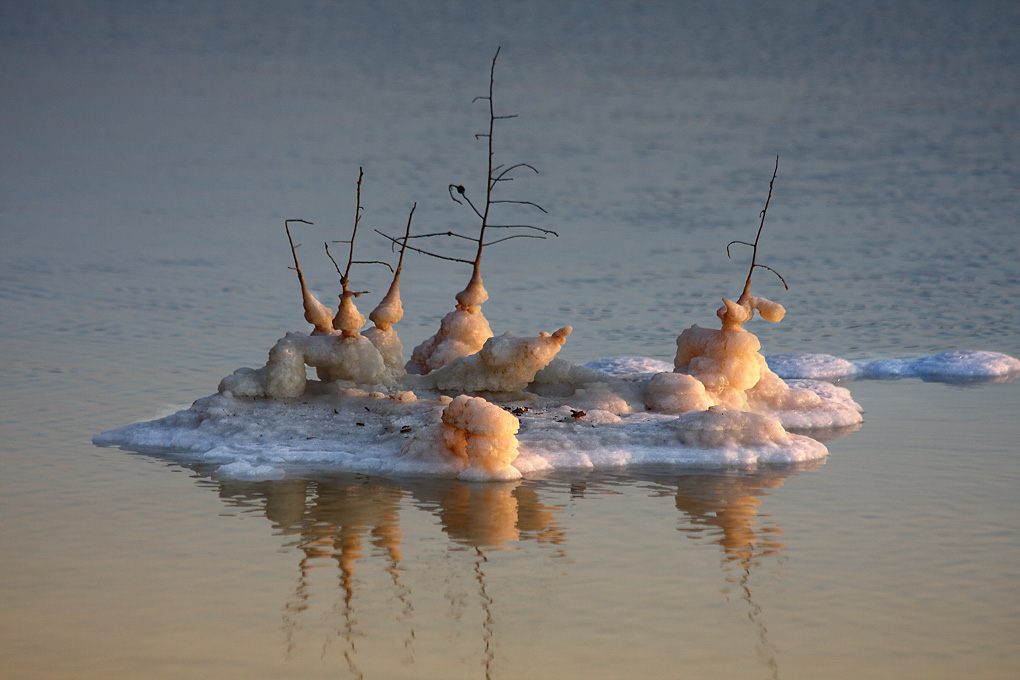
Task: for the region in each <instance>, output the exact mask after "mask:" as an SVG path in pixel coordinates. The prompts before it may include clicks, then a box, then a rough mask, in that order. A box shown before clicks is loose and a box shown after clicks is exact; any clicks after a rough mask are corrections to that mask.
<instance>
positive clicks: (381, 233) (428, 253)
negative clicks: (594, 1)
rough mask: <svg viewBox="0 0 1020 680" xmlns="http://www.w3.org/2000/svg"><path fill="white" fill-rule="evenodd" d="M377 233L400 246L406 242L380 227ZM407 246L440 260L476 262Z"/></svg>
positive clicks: (409, 248)
mask: <svg viewBox="0 0 1020 680" xmlns="http://www.w3.org/2000/svg"><path fill="white" fill-rule="evenodd" d="M375 233H377V234H379V235H380V236H382V237H383V238H385V239H389V240H390V241H391V242H393V243H394V244H397V245H400V246H404V243H405V242H404V239H399V238H393V237H392V236H390V235H389V234H384V233H383V232H381V231H379V230H378V229H376V230H375ZM405 247H406V248H407V250H412V251H414V252H416V253H421V254H422V255H428V256H429V257H435V258H437V259H440V260H449V261H450V262H462V263H464V264H474V262H472V261H471V260H463V259H461V258H458V257H447V256H446V255H438V254H436V253H432V252H429V251H427V250H422V249H421V248H415V247H414V246H405Z"/></svg>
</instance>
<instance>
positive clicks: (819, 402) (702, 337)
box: [644, 295, 862, 428]
mask: <svg viewBox="0 0 1020 680" xmlns="http://www.w3.org/2000/svg"><path fill="white" fill-rule="evenodd" d="M755 310H758V313H759V314H761V316H762V318H764V319H766V320H768V321H779V320H780V319H782V318H783V315H784V314H785V310H784V309H783V307H782V305H779V304H777V303H775V302H772V301H771V300H766V299H765V298H759V297H755V296H751V295H749V296H747V297H746V299H745V298H742V302H733V301H732V300H728V299H726V298H723V307H721V308H720V309H719V311H718V312H716V314H717V315H718V316H719V319H720V320H721V321H722V328H721V329H720V330H715V329H710V328H702V327H700V326H696V325H695V326H691V327H690V328H688V329H687V330H685V331H684V332H683V333H681V334H680V336H679V337H678V338H677V340H676V344H677V351H676V357H675V358H674V360H673V365H674V372H673V373H662V374H659V375H655V376H653V377H652V378H651V379H650V380H649V381H648V382H647V383H646V384H645V389H644V400H645V405H646V406H647V407H648V408H649V409H652V410H654V411H660V412H665V413H685V412H688V411H703V410H705V409H708V408H710V407H712V406H724V407H726V408H727V409H730V410H735V411H747V412H753V413H766V414H772V415H775V416H776V417H777V418H778V419H779V420H780V421H781V422H782V423H783V424H784V425H786V426H788V427H806V428H812V427H814V428H818V427H845V426H849V425H853V424H856V423H859V422H861V410H862V409H861V408H860V406H858V405H857V404H856V403H854V402H853V400H852V399H850V398H849V393H848V392H847V393H846V395H845V396H844V395H842V394H840V395H828V396H829V397H834V400H833V399H823V398H822V397H821V396H820V395H819V393H818V392H816V391H813V390H810V389H800V388H798V389H791V387H790V386H789V385H787V383H786V382H784V381H783V379H782V378H780V377H779V376H778V375H776V374H775V373H773V372H772V371H771V370H770V369H769V366H768V363H766V361H765V357H764V356H762V355H761V353H760V352H759V350H760V349H761V343H760V342H759V341H758V338H757V337H755V336H754V335H753V334H752V333H749V332H747V331H746V330H745V329H744V328H743V327H742V324H743V323H744V322H745V321H748V320H749V319H750V318H751V316H752V315H753V313H754V311H755Z"/></svg>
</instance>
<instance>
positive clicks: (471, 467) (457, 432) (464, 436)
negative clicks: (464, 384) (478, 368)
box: [442, 394, 521, 481]
mask: <svg viewBox="0 0 1020 680" xmlns="http://www.w3.org/2000/svg"><path fill="white" fill-rule="evenodd" d="M519 427H520V423H519V422H518V421H517V418H515V417H514V416H512V415H511V414H509V413H507V412H506V411H504V410H503V409H502V408H500V407H499V406H496V405H495V404H492V403H489V402H488V401H486V400H485V399H482V398H481V397H469V396H468V395H466V394H461V395H458V396H457V397H456V398H454V399H453V401H451V402H450V404H449V405H448V406H447V407H446V408H445V409H443V415H442V435H443V444H444V446H445V447H446V448H447V449H448V450H449V451H450V452H451V453H452V454H453V455H455V456H458V457H460V458H464V459H465V460H466V461H467V463H468V466H467V468H465V469H464V471H463V472H461V473H460V474H459V475H458V478H459V479H464V480H473V481H500V480H512V479H520V478H521V473H520V472H518V471H517V469H516V468H514V467H513V466H512V465H511V463H513V462H514V460H515V459H516V458H517V455H518V453H519V451H518V446H517V430H518V428H519Z"/></svg>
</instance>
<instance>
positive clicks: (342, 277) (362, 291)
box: [324, 243, 392, 297]
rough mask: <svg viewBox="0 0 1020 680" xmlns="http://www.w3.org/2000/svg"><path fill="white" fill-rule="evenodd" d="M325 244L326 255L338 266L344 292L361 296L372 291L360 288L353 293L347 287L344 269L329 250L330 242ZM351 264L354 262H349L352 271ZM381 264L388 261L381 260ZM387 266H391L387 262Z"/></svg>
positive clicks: (337, 270) (348, 267)
mask: <svg viewBox="0 0 1020 680" xmlns="http://www.w3.org/2000/svg"><path fill="white" fill-rule="evenodd" d="M324 245H325V246H326V255H327V256H328V257H329V259H330V261H331V262H332V263H333V266H334V267H336V273H337V274H339V275H340V285H342V286H343V287H344V293H347V294H349V295H352V296H354V297H361V296H362V295H364V294H365V293H368V292H371V291H367V290H360V291H357V292H353V293H352V292H351V291H350V290H349V289H348V287H347V286H348V279H347V276H346V275H345V274H344V273H343V272H342V271H340V265H338V264H337V263H336V259H335V258H334V257H333V254H332V253H330V252H329V244H328V243H326V244H324ZM351 264H352V263H351V262H349V261H348V263H347V271H350V268H351ZM379 264H386V263H385V262H380V263H379ZM386 266H387V267H389V265H388V264H386ZM391 269H392V268H391Z"/></svg>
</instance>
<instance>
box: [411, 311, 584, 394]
mask: <svg viewBox="0 0 1020 680" xmlns="http://www.w3.org/2000/svg"><path fill="white" fill-rule="evenodd" d="M572 330H573V329H572V328H571V327H570V326H564V327H563V328H561V329H559V330H558V331H556V332H555V333H553V334H551V335H550V334H549V333H546V332H544V331H543V332H542V333H541V334H540V335H539V336H538V337H534V338H522V337H517V336H513V335H510V334H509V333H505V334H504V335H501V336H499V337H491V338H489V339H488V340H486V341H485V344H484V345H482V348H481V349H480V350H479V351H478V352H476V353H473V354H470V355H468V356H462V357H458V358H456V359H454V360H452V361H451V362H450V363H448V364H446V365H445V366H443V367H442V368H439V369H438V370H435V371H433V372H431V373H429V374H428V375H426V376H423V377H422V378H421V379H420V380H419V381H418V383H419V384H421V385H422V386H425V387H429V388H432V389H438V390H443V391H450V390H457V391H461V392H518V391H520V390H523V389H524V388H525V387H527V386H528V385H529V384H530V383H531V382H532V381H533V380H534V379H535V374H536V373H538V371H539V370H541V369H543V368H545V367H546V366H547V365H548V364H549V362H550V361H552V360H553V357H555V356H556V353H557V352H559V351H560V347H562V346H563V343H565V342H566V341H567V336H568V335H570V333H571V331H572Z"/></svg>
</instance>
